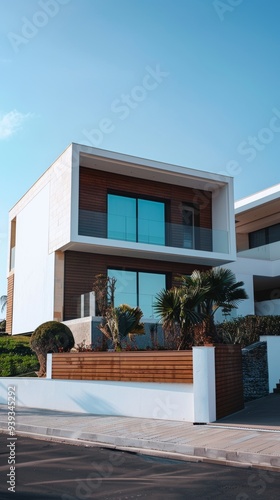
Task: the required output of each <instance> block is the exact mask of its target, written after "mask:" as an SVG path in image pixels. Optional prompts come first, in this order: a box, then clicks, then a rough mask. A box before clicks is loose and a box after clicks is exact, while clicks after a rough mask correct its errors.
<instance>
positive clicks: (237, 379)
mask: <svg viewBox="0 0 280 500" xmlns="http://www.w3.org/2000/svg"><path fill="white" fill-rule="evenodd" d="M215 370H216V418H217V419H219V418H222V417H225V416H226V415H230V414H231V413H234V412H236V411H239V410H242V408H244V399H243V382H242V353H241V347H240V346H239V345H217V346H216V347H215Z"/></svg>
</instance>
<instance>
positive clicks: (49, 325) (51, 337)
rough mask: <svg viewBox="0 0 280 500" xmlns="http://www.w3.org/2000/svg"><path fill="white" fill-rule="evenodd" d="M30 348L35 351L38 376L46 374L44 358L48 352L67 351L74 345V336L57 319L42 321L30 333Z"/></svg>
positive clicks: (45, 358)
mask: <svg viewBox="0 0 280 500" xmlns="http://www.w3.org/2000/svg"><path fill="white" fill-rule="evenodd" d="M30 346H31V349H32V350H33V351H34V352H35V353H36V355H37V357H38V361H39V363H40V371H39V374H38V376H39V377H44V376H45V375H46V360H47V353H49V352H67V351H70V349H72V347H74V337H73V334H72V332H71V330H70V328H68V326H66V325H64V324H63V323H60V322H59V321H47V322H46V323H42V324H41V325H40V326H38V328H36V330H35V331H34V332H33V333H32V335H31V339H30Z"/></svg>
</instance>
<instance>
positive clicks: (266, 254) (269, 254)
mask: <svg viewBox="0 0 280 500" xmlns="http://www.w3.org/2000/svg"><path fill="white" fill-rule="evenodd" d="M237 256H238V257H244V258H246V259H259V260H278V259H280V241H277V242H275V243H270V244H269V245H262V246H259V247H256V248H250V249H248V250H242V251H241V252H237Z"/></svg>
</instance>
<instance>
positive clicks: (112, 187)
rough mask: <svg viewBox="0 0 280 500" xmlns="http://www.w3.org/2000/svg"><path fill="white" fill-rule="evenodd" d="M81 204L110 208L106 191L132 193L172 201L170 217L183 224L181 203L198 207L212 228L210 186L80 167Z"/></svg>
mask: <svg viewBox="0 0 280 500" xmlns="http://www.w3.org/2000/svg"><path fill="white" fill-rule="evenodd" d="M79 185H80V193H79V208H80V209H82V210H91V211H97V212H105V213H106V212H107V193H108V192H116V193H129V194H130V195H131V196H134V195H135V196H143V197H145V198H151V199H154V200H158V201H166V202H169V203H170V220H169V222H172V223H174V224H182V208H183V207H182V204H184V203H186V204H188V203H189V204H191V205H193V206H195V207H197V210H198V211H199V214H200V224H199V225H200V226H201V227H205V228H209V229H211V227H212V226H211V221H212V196H211V193H210V192H209V191H207V190H205V191H203V190H199V189H193V188H188V187H184V186H177V185H174V184H167V183H164V182H157V181H150V180H146V179H137V178H133V177H129V176H126V175H120V174H117V173H116V174H113V173H111V172H103V171H101V170H94V169H90V168H86V167H80V184H79Z"/></svg>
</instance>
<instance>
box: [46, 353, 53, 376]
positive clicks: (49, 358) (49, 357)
mask: <svg viewBox="0 0 280 500" xmlns="http://www.w3.org/2000/svg"><path fill="white" fill-rule="evenodd" d="M46 371H47V373H46V378H52V354H51V353H48V354H47V370H46Z"/></svg>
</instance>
